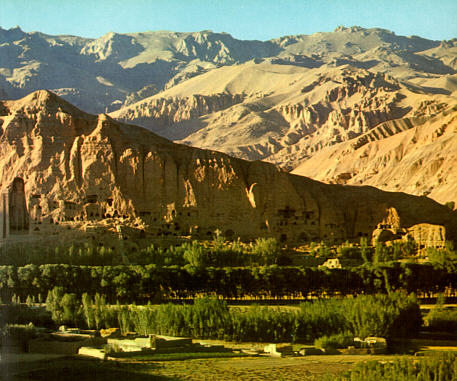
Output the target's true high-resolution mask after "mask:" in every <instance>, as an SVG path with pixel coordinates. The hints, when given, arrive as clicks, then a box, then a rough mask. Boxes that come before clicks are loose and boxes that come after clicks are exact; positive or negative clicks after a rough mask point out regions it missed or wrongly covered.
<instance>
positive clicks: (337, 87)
mask: <svg viewBox="0 0 457 381" xmlns="http://www.w3.org/2000/svg"><path fill="white" fill-rule="evenodd" d="M452 78H453V77H452V76H449V86H451V83H452ZM455 78H457V76H456V77H455ZM449 91H450V90H448V93H445V94H443V93H436V91H431V90H429V89H428V88H425V87H422V86H420V85H419V84H416V83H412V82H411V81H405V80H399V79H397V78H394V77H392V76H390V75H388V74H384V73H381V72H372V71H369V70H366V69H360V68H355V67H353V66H349V65H343V66H338V67H332V66H329V65H324V66H321V67H319V68H314V69H308V68H303V67H298V66H290V65H280V64H272V63H271V62H262V63H254V62H249V63H245V64H243V65H237V66H232V67H223V68H219V69H215V70H212V71H210V72H208V73H206V74H203V75H200V76H198V77H196V78H193V79H190V80H188V81H186V82H183V83H181V84H179V85H177V86H174V87H172V88H170V89H168V90H166V91H163V92H161V93H159V94H157V95H154V96H152V97H150V98H147V99H145V100H143V101H140V102H137V103H135V104H132V105H130V106H128V107H125V108H122V109H120V110H119V111H116V112H114V113H112V114H111V116H112V117H113V118H115V119H119V120H122V121H125V122H129V123H134V124H139V125H142V126H144V127H146V128H148V129H150V130H152V131H154V132H156V133H158V134H160V135H162V136H165V137H167V138H169V139H172V140H175V141H179V142H182V143H185V144H189V145H192V146H196V147H201V148H208V149H215V150H220V151H223V152H226V153H229V154H231V155H234V156H237V157H241V158H245V159H249V160H257V159H261V160H266V161H270V162H273V163H276V164H279V165H281V166H282V167H284V168H287V169H293V168H295V167H296V166H297V165H299V164H300V163H301V162H303V161H304V160H306V159H308V158H309V157H311V156H312V155H314V153H315V152H317V151H319V150H320V149H322V148H323V147H327V146H331V145H335V144H338V143H340V142H344V141H347V140H349V139H352V138H355V137H357V136H360V135H362V134H364V133H367V132H368V131H370V130H371V129H373V128H374V127H376V126H378V125H379V124H381V123H384V122H387V121H391V120H397V119H400V118H405V117H408V118H417V117H420V116H431V115H434V114H436V113H439V112H440V111H441V110H442V109H443V108H445V107H448V106H450V105H453V104H456V103H457V98H456V97H454V96H452V95H450V94H449ZM195 94H199V95H198V96H196V95H195ZM221 94H224V97H225V98H232V99H235V100H236V101H233V102H225V103H224V105H223V106H222V107H221V106H220V102H219V99H220V97H221ZM196 97H200V98H202V97H204V98H205V100H206V103H207V104H209V105H210V107H208V106H206V107H205V108H204V109H202V108H200V109H199V111H198V112H195V111H194V112H189V111H190V110H193V109H194V108H195V106H194V104H195V98H196ZM164 99H167V107H161V105H162V104H164ZM212 104H213V106H211V105H212ZM170 109H171V110H173V117H172V118H170V117H169V114H170ZM413 124H414V123H413ZM413 124H409V125H403V126H402V128H403V129H404V128H411V127H412V126H413ZM390 133H391V134H394V133H396V130H391V132H390Z"/></svg>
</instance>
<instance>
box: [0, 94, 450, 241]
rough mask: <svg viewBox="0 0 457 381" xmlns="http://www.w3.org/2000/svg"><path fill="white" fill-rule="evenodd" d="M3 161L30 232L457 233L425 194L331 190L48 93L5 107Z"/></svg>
mask: <svg viewBox="0 0 457 381" xmlns="http://www.w3.org/2000/svg"><path fill="white" fill-rule="evenodd" d="M0 162H1V166H0V189H5V188H6V187H8V186H9V185H10V184H12V183H13V182H14V181H15V180H14V179H16V178H21V179H23V181H24V189H25V198H26V205H27V208H28V213H29V215H30V222H31V224H32V229H31V230H32V232H33V234H40V232H44V231H49V229H48V228H47V227H49V226H52V227H54V228H55V229H57V228H59V229H64V228H66V227H69V228H75V229H76V228H78V229H82V230H85V231H86V232H87V233H89V232H90V233H91V234H93V233H94V232H98V231H103V229H105V230H110V229H116V227H117V232H118V233H119V231H121V230H122V226H125V227H131V228H135V229H138V230H140V231H142V232H143V233H144V234H145V235H146V236H148V235H151V236H157V235H165V236H181V235H188V234H195V235H199V236H202V237H207V236H211V235H212V234H213V232H214V231H215V230H216V229H219V230H221V231H222V232H223V233H224V234H225V235H226V236H229V237H236V236H240V237H242V238H255V237H259V236H274V237H277V238H279V239H281V240H284V241H311V240H314V241H316V240H328V241H342V240H346V239H355V240H358V239H359V237H361V236H368V237H371V235H372V233H373V231H374V230H375V229H376V228H377V227H378V224H379V223H383V222H385V223H390V224H392V225H393V224H394V222H395V230H396V232H397V233H398V234H402V232H404V231H405V230H404V229H407V228H410V227H412V226H414V225H417V224H420V223H429V224H436V225H442V226H444V228H445V229H446V234H447V237H448V238H454V237H456V236H457V235H456V233H457V225H456V217H455V213H453V212H452V211H450V210H449V209H448V208H446V207H445V206H442V205H440V204H437V203H436V202H434V201H432V200H430V199H428V198H425V197H414V196H409V195H406V194H402V193H387V192H382V191H379V190H377V189H375V188H369V187H344V186H340V185H326V184H323V183H319V182H316V181H313V180H311V179H308V178H305V177H300V176H295V175H290V174H288V173H286V172H284V171H283V170H281V169H279V168H278V167H276V166H274V165H272V164H268V163H263V162H259V161H254V162H247V161H244V160H241V159H236V158H233V157H230V156H228V155H226V154H222V153H219V152H214V151H207V150H201V149H196V148H191V147H188V146H183V145H178V144H174V143H172V142H170V141H168V140H166V139H164V138H161V137H159V136H157V135H155V134H153V133H151V132H150V131H148V130H145V129H143V128H140V127H135V126H131V125H126V124H123V123H120V122H117V121H114V120H113V119H111V118H110V117H108V116H106V115H99V116H94V115H89V114H86V113H84V112H82V111H80V110H78V109H77V108H75V107H74V106H72V105H71V104H69V103H67V102H65V101H63V100H62V99H60V98H59V97H58V96H56V95H55V94H53V93H51V92H48V91H38V92H35V93H32V94H30V95H28V96H27V97H25V98H23V99H21V100H18V101H3V102H0ZM56 224H59V225H58V227H57V226H56ZM119 227H121V228H119ZM402 229H403V230H402Z"/></svg>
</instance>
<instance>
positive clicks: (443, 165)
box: [293, 105, 457, 203]
mask: <svg viewBox="0 0 457 381" xmlns="http://www.w3.org/2000/svg"><path fill="white" fill-rule="evenodd" d="M428 106H429V105H428ZM456 110H457V107H455V106H454V107H451V108H446V109H444V110H442V111H441V112H440V113H438V114H437V115H435V116H434V117H427V116H424V115H422V116H421V117H417V118H412V119H410V118H407V119H399V120H395V121H392V122H389V123H383V124H381V125H379V126H377V127H376V128H375V129H373V130H371V131H370V132H368V133H366V134H364V135H362V136H360V137H359V138H357V139H353V140H350V141H348V142H345V143H342V144H340V145H338V146H335V147H329V148H327V149H325V150H322V152H319V153H318V154H316V155H315V156H313V157H312V158H310V159H309V160H307V161H305V162H304V163H303V164H302V165H300V166H299V167H298V168H296V169H295V170H294V171H293V173H296V174H300V175H303V176H311V177H313V178H315V179H318V180H322V181H326V182H331V183H341V184H365V185H372V186H375V187H378V188H381V189H384V190H390V191H402V192H407V193H410V194H416V195H427V196H428V197H431V198H433V199H435V200H437V201H439V202H441V203H446V202H450V201H454V202H457V178H456V173H455V167H456V165H457V157H456V152H457V134H456V133H457V111H456ZM392 130H397V131H398V134H395V135H394V134H392V133H391V132H392Z"/></svg>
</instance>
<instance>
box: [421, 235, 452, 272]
mask: <svg viewBox="0 0 457 381" xmlns="http://www.w3.org/2000/svg"><path fill="white" fill-rule="evenodd" d="M426 255H427V257H428V260H429V262H430V263H431V264H432V265H433V266H434V267H436V268H440V269H447V270H448V271H452V272H454V271H456V270H457V251H455V250H454V245H453V243H452V242H450V241H446V245H445V247H444V248H437V247H428V248H427V251H426Z"/></svg>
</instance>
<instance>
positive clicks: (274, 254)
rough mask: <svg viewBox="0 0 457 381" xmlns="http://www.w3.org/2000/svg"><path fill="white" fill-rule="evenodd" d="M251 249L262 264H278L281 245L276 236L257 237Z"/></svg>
mask: <svg viewBox="0 0 457 381" xmlns="http://www.w3.org/2000/svg"><path fill="white" fill-rule="evenodd" d="M251 251H252V254H253V255H255V256H257V258H258V262H259V263H261V264H264V265H274V264H278V262H279V259H280V257H281V246H280V245H279V242H278V241H277V240H276V238H257V239H256V240H255V242H254V244H253V245H252V249H251Z"/></svg>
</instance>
